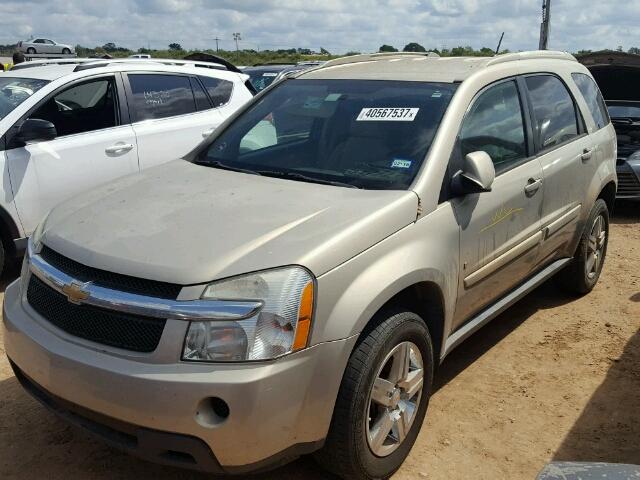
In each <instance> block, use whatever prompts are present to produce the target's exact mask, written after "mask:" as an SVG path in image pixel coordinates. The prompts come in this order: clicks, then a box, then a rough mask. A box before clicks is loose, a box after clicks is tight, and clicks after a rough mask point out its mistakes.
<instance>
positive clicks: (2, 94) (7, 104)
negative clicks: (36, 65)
mask: <svg viewBox="0 0 640 480" xmlns="http://www.w3.org/2000/svg"><path fill="white" fill-rule="evenodd" d="M47 83H49V82H48V81H47V80H38V79H35V78H12V77H5V78H2V77H0V120H2V119H3V118H4V117H6V116H7V115H9V113H10V112H11V111H13V109H15V108H16V107H17V106H18V105H20V104H21V103H22V102H24V101H25V100H26V99H27V98H29V97H30V96H31V95H33V94H34V93H36V92H37V91H38V90H40V89H41V88H42V87H44V86H45V85H46V84H47Z"/></svg>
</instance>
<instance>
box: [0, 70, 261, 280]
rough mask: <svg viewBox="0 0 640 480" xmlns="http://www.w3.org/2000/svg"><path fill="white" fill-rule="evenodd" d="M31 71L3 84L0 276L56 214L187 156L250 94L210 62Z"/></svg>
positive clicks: (239, 78)
mask: <svg viewBox="0 0 640 480" xmlns="http://www.w3.org/2000/svg"><path fill="white" fill-rule="evenodd" d="M27 65H28V63H27V64H25V66H24V67H23V68H20V69H16V70H15V71H11V72H7V73H4V74H2V76H0V166H1V168H2V170H3V179H4V181H3V183H2V186H1V188H2V196H1V197H0V236H1V239H2V242H1V244H0V247H1V248H0V268H2V267H3V266H4V264H5V262H6V260H7V259H10V258H12V257H15V256H17V255H20V254H21V252H22V250H23V248H24V246H25V245H26V242H25V239H26V237H27V236H29V235H30V234H31V233H32V232H33V230H34V229H35V227H36V225H37V224H38V223H39V222H40V220H41V219H42V218H43V216H44V215H45V214H46V213H47V212H48V211H49V210H50V209H51V208H52V207H53V206H55V205H56V204H58V203H60V202H61V201H63V200H65V199H67V198H69V197H71V196H73V195H75V194H77V193H80V192H82V191H85V190H89V189H92V188H94V187H96V186H97V185H99V184H102V183H104V182H107V181H110V180H113V179H114V178H117V177H120V176H123V175H127V174H129V173H133V172H138V171H139V170H142V169H145V168H148V167H151V166H154V165H158V164H161V163H163V162H166V161H168V160H172V159H176V158H179V157H181V156H183V155H185V154H186V153H187V152H189V151H190V150H191V149H193V148H194V147H195V146H196V145H197V144H198V143H199V142H200V141H202V139H203V137H207V136H208V135H209V134H210V133H212V132H213V130H214V129H215V128H216V127H217V126H218V125H220V124H221V123H222V121H223V120H225V119H226V118H227V117H229V116H230V115H231V114H232V113H234V112H235V111H236V110H237V109H238V108H239V107H240V106H242V105H243V104H244V103H245V102H247V101H248V100H249V99H251V98H252V95H253V94H252V90H250V88H251V87H250V86H249V87H248V86H247V82H248V78H249V77H248V76H247V75H244V74H242V73H240V72H239V71H231V70H232V69H233V67H231V66H229V67H226V66H223V65H217V64H212V63H204V62H187V61H180V62H176V61H158V60H152V61H151V60H143V61H141V60H117V61H105V60H91V61H87V60H84V61H83V60H78V61H76V62H74V63H71V64H56V63H55V62H51V63H46V64H36V65H34V66H33V67H31V66H27Z"/></svg>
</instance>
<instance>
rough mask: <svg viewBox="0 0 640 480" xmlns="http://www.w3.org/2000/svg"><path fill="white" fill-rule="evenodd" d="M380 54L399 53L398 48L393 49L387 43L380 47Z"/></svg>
mask: <svg viewBox="0 0 640 480" xmlns="http://www.w3.org/2000/svg"><path fill="white" fill-rule="evenodd" d="M378 51H379V52H397V51H398V49H397V48H396V47H392V46H391V45H387V44H386V43H385V44H384V45H382V46H381V47H380V49H379V50H378Z"/></svg>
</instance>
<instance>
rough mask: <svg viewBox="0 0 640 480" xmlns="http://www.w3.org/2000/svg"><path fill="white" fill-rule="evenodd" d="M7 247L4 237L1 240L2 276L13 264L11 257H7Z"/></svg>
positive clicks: (0, 262)
mask: <svg viewBox="0 0 640 480" xmlns="http://www.w3.org/2000/svg"><path fill="white" fill-rule="evenodd" d="M5 252H6V249H5V246H4V237H3V238H2V241H0V277H1V276H2V274H3V273H5V272H6V271H7V270H8V269H9V267H10V266H11V265H12V264H11V261H10V259H8V258H7V255H6V253H5Z"/></svg>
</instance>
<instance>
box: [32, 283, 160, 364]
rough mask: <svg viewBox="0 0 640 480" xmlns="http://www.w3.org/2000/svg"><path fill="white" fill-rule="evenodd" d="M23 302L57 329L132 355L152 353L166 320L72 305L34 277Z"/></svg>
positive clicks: (63, 296)
mask: <svg viewBox="0 0 640 480" xmlns="http://www.w3.org/2000/svg"><path fill="white" fill-rule="evenodd" d="M27 300H28V301H29V304H30V305H31V306H32V307H33V309H34V310H35V311H36V312H38V313H39V314H40V315H42V316H43V317H44V318H46V319H47V320H48V321H49V322H51V323H52V324H53V325H55V326H56V327H58V328H59V329H61V330H64V331H65V332H67V333H69V334H70V335H74V336H76V337H80V338H84V339H86V340H90V341H92V342H96V343H101V344H104V345H110V346H112V347H117V348H122V349H125V350H132V351H135V352H152V351H154V350H155V349H156V348H157V346H158V343H159V342H160V337H161V336H162V331H163V330H164V325H165V323H166V320H164V319H157V318H149V317H143V316H139V315H130V314H126V313H120V312H114V311H111V310H105V309H102V308H97V307H93V306H89V305H76V304H73V303H71V302H69V301H68V299H67V297H66V296H65V295H62V294H61V293H58V292H57V291H55V290H54V289H52V288H51V287H49V286H48V285H46V284H45V283H44V282H43V281H42V280H40V279H39V278H38V277H36V276H35V275H31V279H30V280H29V286H28V288H27Z"/></svg>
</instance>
